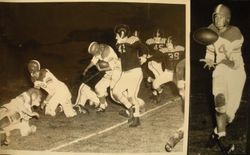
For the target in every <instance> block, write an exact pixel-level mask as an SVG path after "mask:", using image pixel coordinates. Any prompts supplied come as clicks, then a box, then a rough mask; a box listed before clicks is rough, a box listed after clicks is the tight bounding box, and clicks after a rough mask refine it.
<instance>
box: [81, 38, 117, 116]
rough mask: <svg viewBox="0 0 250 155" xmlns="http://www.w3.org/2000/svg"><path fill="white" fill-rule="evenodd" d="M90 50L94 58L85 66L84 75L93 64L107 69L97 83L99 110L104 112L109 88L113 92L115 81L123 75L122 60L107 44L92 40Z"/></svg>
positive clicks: (100, 68)
mask: <svg viewBox="0 0 250 155" xmlns="http://www.w3.org/2000/svg"><path fill="white" fill-rule="evenodd" d="M88 52H89V53H90V54H91V55H93V58H92V59H91V61H90V63H89V65H88V66H87V67H86V68H85V70H84V72H83V76H85V75H86V73H87V71H88V70H89V69H90V68H91V67H93V66H96V67H97V69H98V71H105V75H104V76H103V77H102V79H101V80H100V81H99V82H98V83H97V84H96V85H95V92H96V94H97V96H98V98H99V100H100V106H99V108H98V109H97V112H104V111H105V109H106V108H107V106H108V104H107V101H106V96H107V95H108V92H107V89H108V87H110V90H111V93H112V90H113V87H114V85H115V83H116V82H117V81H118V79H119V77H120V76H121V62H120V60H119V59H118V57H117V55H116V53H115V51H114V50H113V48H112V47H111V46H109V45H106V44H99V43H97V42H92V43H91V44H90V45H89V48H88Z"/></svg>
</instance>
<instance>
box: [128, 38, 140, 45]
mask: <svg viewBox="0 0 250 155" xmlns="http://www.w3.org/2000/svg"><path fill="white" fill-rule="evenodd" d="M137 41H139V38H138V37H135V36H131V37H129V38H128V39H127V43H129V44H134V43H135V42H137Z"/></svg>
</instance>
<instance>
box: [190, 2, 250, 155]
mask: <svg viewBox="0 0 250 155" xmlns="http://www.w3.org/2000/svg"><path fill="white" fill-rule="evenodd" d="M220 3H223V4H225V5H227V6H229V8H230V9H231V14H232V17H231V24H232V25H235V26H237V27H239V28H240V30H241V32H242V34H243V36H244V39H245V41H244V44H243V47H242V54H243V59H244V62H245V69H246V72H247V81H246V85H245V88H244V92H243V97H242V100H243V101H242V102H243V103H241V106H240V109H239V111H238V112H237V114H236V119H235V122H234V123H233V125H232V127H231V128H230V129H229V132H228V133H229V134H228V135H229V136H232V135H233V137H234V139H233V140H232V142H235V143H239V144H238V145H236V147H238V148H236V154H242V153H243V152H244V150H245V151H248V154H249V150H250V142H249V139H250V134H248V136H247V139H248V144H247V147H245V146H244V147H242V148H241V149H239V147H240V146H239V145H246V144H245V143H244V142H239V141H242V140H241V139H240V138H239V137H240V136H241V135H242V134H244V133H246V131H247V128H248V133H250V131H249V126H248V125H247V124H250V119H249V116H250V115H249V111H250V108H249V103H248V102H249V91H248V90H249V71H250V70H249V69H250V68H249V67H250V63H249V58H250V52H249V49H250V47H249V46H250V44H249V40H250V31H249V25H250V13H249V11H250V2H249V1H247V0H230V1H219V0H205V1H204V0H202V1H199V0H192V1H191V40H190V42H191V50H190V53H191V54H190V55H191V58H190V59H191V102H190V130H189V131H190V132H189V137H190V138H189V143H190V144H189V150H191V151H190V152H191V153H194V152H195V151H194V150H195V149H194V148H195V144H196V143H197V146H199V144H198V143H199V142H201V143H202V141H204V142H206V140H208V136H207V137H204V138H205V139H206V140H203V139H204V138H203V139H202V138H201V136H200V138H198V137H199V136H197V135H199V134H200V132H198V131H199V130H203V133H206V130H207V127H211V126H210V125H208V123H207V122H210V124H211V123H213V124H214V122H213V118H212V116H210V117H209V113H210V114H211V112H212V111H213V107H212V106H211V102H213V99H212V95H211V94H212V92H211V75H212V72H211V71H208V70H207V69H203V65H204V64H203V63H201V62H199V59H201V58H204V56H205V46H202V45H199V44H197V43H196V42H195V41H194V40H193V38H192V34H193V32H194V31H195V30H196V29H198V28H199V27H204V26H208V25H209V24H210V23H211V22H212V13H213V10H214V8H215V6H217V5H218V4H220ZM197 94H203V95H201V96H203V97H201V99H199V101H198V99H197V98H198V97H197V96H198V95H197ZM204 96H205V98H204ZM200 104H205V105H204V106H205V107H204V106H203V107H202V108H201V110H202V109H203V110H205V111H201V110H198V109H199V106H200ZM247 109H248V110H247ZM207 111H210V112H209V113H208V112H207ZM202 112H204V113H203V114H202ZM196 117H203V118H204V119H203V120H202V119H200V120H201V122H202V123H200V124H199V123H194V121H197V120H198V119H197V118H196ZM237 117H238V118H237ZM198 126H200V127H198ZM208 132H211V130H210V131H208ZM237 133H238V134H237ZM200 135H202V134H200ZM203 135H204V134H203ZM245 138H246V137H245ZM236 139H237V141H238V142H237V141H234V140H236ZM196 150H199V149H196ZM200 150H202V149H200ZM206 151H207V150H204V153H205V152H206ZM201 152H202V151H201Z"/></svg>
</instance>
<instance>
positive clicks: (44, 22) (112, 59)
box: [0, 0, 190, 155]
mask: <svg viewBox="0 0 250 155" xmlns="http://www.w3.org/2000/svg"><path fill="white" fill-rule="evenodd" d="M0 11H1V12H0V13H1V14H0V19H1V23H0V24H1V25H0V33H1V34H0V48H1V49H0V50H1V57H0V63H1V68H0V69H1V73H0V78H1V80H0V81H1V87H0V106H1V111H0V112H1V117H0V123H1V124H0V129H1V151H0V152H1V153H7V154H26V153H31V154H32V153H36V154H44V153H46V154H74V153H81V154H88V153H105V154H109V153H114V154H119V153H126V154H131V153H140V154H145V153H154V154H155V153H159V154H161V153H164V154H165V153H168V154H184V155H185V154H187V138H188V115H189V111H188V107H189V70H190V68H189V62H190V60H189V31H190V30H189V25H190V21H189V20H190V15H189V12H190V8H189V1H184V0H183V1H169V2H168V1H166V2H148V1H147V2H84V1H82V2H74V3H73V2H53V3H52V2H39V3H31V2H26V3H18V2H15V3H10V2H8V3H0ZM30 90H32V92H33V91H34V92H39V95H34V93H32V92H30ZM27 92H29V93H27ZM20 94H21V95H20ZM23 94H24V95H23ZM16 101H18V102H16ZM10 103H11V104H12V103H13V105H14V106H5V105H6V104H10ZM17 103H18V107H15V104H17ZM16 108H17V110H16ZM23 109H26V111H24V110H23ZM27 111H28V112H27ZM24 122H25V125H22V124H24ZM15 126H18V128H13V127H15ZM23 131H25V134H22V132H23Z"/></svg>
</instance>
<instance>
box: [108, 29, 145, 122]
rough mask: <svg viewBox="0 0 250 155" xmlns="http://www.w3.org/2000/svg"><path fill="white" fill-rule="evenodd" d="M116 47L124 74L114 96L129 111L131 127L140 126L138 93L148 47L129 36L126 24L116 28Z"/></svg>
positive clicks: (117, 84)
mask: <svg viewBox="0 0 250 155" xmlns="http://www.w3.org/2000/svg"><path fill="white" fill-rule="evenodd" d="M114 31H115V35H116V40H117V42H116V47H117V50H118V52H119V54H120V59H121V65H122V74H121V77H120V79H119V80H118V82H117V83H116V85H115V87H114V89H113V94H114V97H115V99H116V100H118V101H119V102H120V103H122V104H124V106H125V107H126V108H127V109H128V110H129V115H130V118H129V119H128V123H129V127H137V126H138V125H140V119H139V117H140V106H142V105H140V104H141V103H144V102H140V101H141V99H139V98H138V92H139V88H140V84H141V81H142V79H143V73H142V69H141V64H143V63H144V62H146V57H147V53H148V49H147V47H146V46H145V45H144V44H142V42H141V41H140V40H139V38H138V37H136V36H131V37H130V36H129V33H130V32H129V27H128V26H127V25H124V24H120V25H117V26H116V27H115V30H114Z"/></svg>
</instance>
